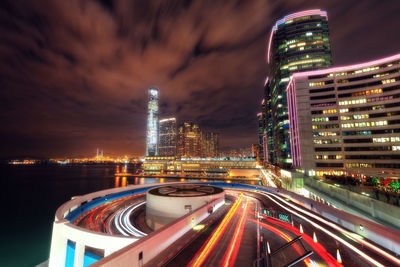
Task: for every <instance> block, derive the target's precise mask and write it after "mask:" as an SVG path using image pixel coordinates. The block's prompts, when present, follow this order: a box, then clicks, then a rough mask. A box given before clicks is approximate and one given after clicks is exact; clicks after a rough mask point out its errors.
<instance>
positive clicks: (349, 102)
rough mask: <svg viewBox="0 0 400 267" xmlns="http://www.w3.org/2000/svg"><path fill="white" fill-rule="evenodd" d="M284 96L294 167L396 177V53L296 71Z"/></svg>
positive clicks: (399, 157)
mask: <svg viewBox="0 0 400 267" xmlns="http://www.w3.org/2000/svg"><path fill="white" fill-rule="evenodd" d="M287 99H288V104H289V108H288V110H289V124H290V138H291V143H290V144H291V151H292V157H293V166H294V167H297V168H301V169H303V170H304V171H305V172H306V173H308V174H310V175H315V174H316V175H318V176H322V175H324V174H329V175H342V174H345V175H349V174H360V175H369V176H380V177H384V176H386V177H390V178H396V179H399V178H400V54H398V55H394V56H391V57H387V58H383V59H379V60H375V61H371V62H366V63H362V64H357V65H350V66H344V67H335V68H329V69H324V70H317V71H310V72H302V73H295V74H294V75H293V76H292V78H291V80H290V82H289V85H288V88H287Z"/></svg>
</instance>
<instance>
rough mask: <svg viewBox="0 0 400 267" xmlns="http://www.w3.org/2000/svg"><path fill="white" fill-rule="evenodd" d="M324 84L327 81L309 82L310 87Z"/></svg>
mask: <svg viewBox="0 0 400 267" xmlns="http://www.w3.org/2000/svg"><path fill="white" fill-rule="evenodd" d="M323 85H325V82H312V83H309V86H310V87H314V86H323Z"/></svg>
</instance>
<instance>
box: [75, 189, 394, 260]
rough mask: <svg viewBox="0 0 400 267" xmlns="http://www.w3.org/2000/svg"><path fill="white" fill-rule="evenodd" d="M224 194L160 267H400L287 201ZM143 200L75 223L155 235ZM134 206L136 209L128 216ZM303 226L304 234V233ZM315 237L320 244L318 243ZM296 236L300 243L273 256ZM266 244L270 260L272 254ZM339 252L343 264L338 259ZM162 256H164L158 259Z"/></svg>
mask: <svg viewBox="0 0 400 267" xmlns="http://www.w3.org/2000/svg"><path fill="white" fill-rule="evenodd" d="M226 192H227V198H226V199H227V203H226V205H225V207H224V209H222V210H221V212H219V213H218V214H217V215H218V216H217V215H214V218H213V219H212V222H211V223H210V224H207V225H206V227H205V228H204V229H203V230H200V231H199V232H198V233H196V234H194V235H190V243H189V244H187V245H185V246H182V247H179V249H178V248H177V247H171V248H170V250H171V251H173V255H172V256H171V253H170V252H168V253H167V254H168V255H169V256H168V260H167V261H165V262H163V263H162V265H167V266H253V265H254V264H255V263H256V262H257V261H261V262H263V261H266V260H267V258H269V261H270V262H271V266H286V265H288V264H289V263H291V262H293V261H295V260H296V259H297V258H299V257H300V256H302V255H304V254H305V253H307V252H310V251H311V252H312V253H313V254H312V255H311V256H310V257H308V258H307V259H305V260H302V261H300V262H299V263H297V264H296V266H317V265H318V266H342V265H343V266H400V265H398V264H396V263H395V262H394V261H393V260H390V258H389V257H390V255H391V256H392V257H393V256H394V255H393V254H391V253H390V252H388V251H387V250H385V249H383V248H381V247H379V246H377V245H376V244H374V243H372V242H370V241H367V240H362V241H360V238H359V236H358V238H355V237H354V236H352V234H349V232H348V231H345V230H342V229H341V228H340V227H339V228H338V227H337V225H335V224H333V223H332V222H330V221H329V220H327V219H324V218H322V217H321V216H319V215H318V214H317V213H314V212H313V211H312V210H308V209H305V208H303V207H302V206H300V205H298V204H296V203H294V202H292V201H290V200H289V199H285V198H283V197H280V196H276V195H270V194H265V193H260V192H255V191H240V192H239V191H232V190H226ZM241 193H242V194H243V195H241ZM144 201H145V195H144V194H141V195H136V196H129V197H125V198H121V199H118V200H114V201H110V202H107V203H104V204H102V205H99V206H98V207H96V208H94V209H92V210H90V211H88V212H86V213H85V214H83V215H82V216H80V217H79V218H77V219H76V220H75V221H74V222H73V223H74V224H76V225H78V226H80V227H84V228H86V229H90V230H93V231H97V232H103V233H110V234H114V235H127V233H128V235H130V234H129V232H128V231H125V230H124V229H125V228H124V229H122V230H121V227H122V226H123V227H126V225H125V226H124V224H130V225H133V226H134V228H137V229H138V230H140V232H143V234H144V235H145V234H148V233H151V232H152V231H151V229H150V228H149V227H148V226H147V225H146V223H145V220H144V216H145V205H142V204H143V203H144ZM130 207H137V208H135V209H132V211H131V212H129V209H130ZM263 211H268V215H265V214H262V213H263ZM118 216H120V217H121V218H122V217H123V216H125V217H126V220H128V221H129V222H128V221H125V222H123V220H122V219H121V218H119V217H118ZM285 219H286V220H287V222H285V221H284V220H285ZM116 222H117V223H116ZM118 222H122V223H121V224H122V226H121V225H120V226H118V225H119V224H118ZM300 225H301V226H302V230H303V232H304V233H301V232H300V229H299V228H300ZM122 232H125V234H124V233H122ZM314 233H315V237H316V239H317V240H314ZM298 236H301V239H300V240H298V241H297V242H295V243H294V244H292V245H290V246H288V247H287V248H285V249H283V250H281V251H279V252H277V253H275V251H276V250H277V249H278V248H280V247H282V246H283V245H285V244H286V243H288V242H289V241H291V240H293V239H294V238H296V237H298ZM139 238H140V237H139ZM188 238H189V237H188ZM315 241H316V242H315ZM267 242H268V244H269V247H270V251H271V256H268V251H267ZM338 249H339V251H340V257H341V260H342V262H343V263H342V264H340V263H339V262H338V261H337V250H338ZM379 249H381V250H383V251H385V252H381V251H379ZM384 253H388V254H387V255H384ZM388 255H389V256H388ZM163 257H164V255H160V259H161V258H163ZM160 259H157V260H160ZM161 260H162V259H161Z"/></svg>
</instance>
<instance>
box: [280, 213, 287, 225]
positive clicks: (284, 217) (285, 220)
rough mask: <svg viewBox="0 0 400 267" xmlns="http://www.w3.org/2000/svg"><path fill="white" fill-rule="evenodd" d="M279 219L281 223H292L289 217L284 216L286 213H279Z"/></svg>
mask: <svg viewBox="0 0 400 267" xmlns="http://www.w3.org/2000/svg"><path fill="white" fill-rule="evenodd" d="M278 219H279V220H281V221H284V222H287V223H289V222H290V220H289V215H287V214H284V213H278Z"/></svg>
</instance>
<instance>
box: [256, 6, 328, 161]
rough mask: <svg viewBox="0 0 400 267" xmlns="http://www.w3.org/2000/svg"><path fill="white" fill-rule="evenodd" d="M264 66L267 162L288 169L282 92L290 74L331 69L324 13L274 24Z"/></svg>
mask: <svg viewBox="0 0 400 267" xmlns="http://www.w3.org/2000/svg"><path fill="white" fill-rule="evenodd" d="M267 63H268V67H269V77H268V78H269V79H268V81H267V83H266V90H265V92H266V95H265V103H266V104H265V105H264V106H263V109H264V110H263V113H265V114H266V116H265V117H266V118H265V119H266V122H265V125H267V126H268V127H267V128H266V129H265V133H266V134H267V136H266V139H267V147H268V153H269V155H267V158H268V159H269V161H270V162H271V163H274V164H277V165H279V166H281V167H290V166H291V163H292V159H291V152H290V129H289V119H288V108H287V99H286V88H287V85H288V82H289V80H290V76H291V75H292V74H293V73H295V72H302V71H309V70H316V69H322V68H327V67H330V66H331V65H332V61H331V47H330V41H329V30H328V17H327V14H326V12H325V11H321V10H308V11H303V12H298V13H294V14H291V15H288V16H286V17H284V18H283V19H281V20H278V21H277V23H276V24H275V26H274V27H273V28H272V32H271V35H270V38H269V45H268V51H267Z"/></svg>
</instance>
